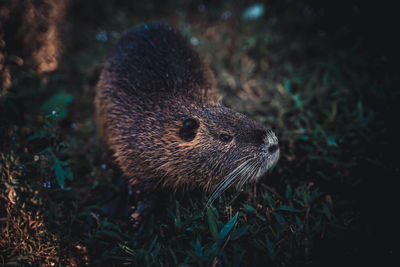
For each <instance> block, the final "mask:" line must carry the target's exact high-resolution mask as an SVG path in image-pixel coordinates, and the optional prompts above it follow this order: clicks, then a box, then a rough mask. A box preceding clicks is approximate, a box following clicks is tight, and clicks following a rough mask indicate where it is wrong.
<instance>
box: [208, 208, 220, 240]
mask: <svg viewBox="0 0 400 267" xmlns="http://www.w3.org/2000/svg"><path fill="white" fill-rule="evenodd" d="M207 215H208V227H209V228H210V231H211V235H212V237H213V238H214V240H215V241H218V227H217V223H216V221H215V215H214V213H213V212H212V210H211V209H210V208H207Z"/></svg>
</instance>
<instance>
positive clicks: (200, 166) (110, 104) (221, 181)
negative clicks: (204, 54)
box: [95, 24, 279, 219]
mask: <svg viewBox="0 0 400 267" xmlns="http://www.w3.org/2000/svg"><path fill="white" fill-rule="evenodd" d="M95 106H96V115H97V123H98V128H99V131H100V135H101V136H102V138H103V139H104V141H105V142H106V143H107V145H108V146H109V148H111V150H112V151H113V153H114V156H115V159H116V162H117V164H118V165H119V167H120V168H121V169H122V172H123V174H124V175H125V176H126V177H127V178H128V180H129V184H130V186H133V188H135V191H140V192H142V193H143V196H148V195H152V193H154V192H156V191H157V189H158V188H164V189H171V191H176V190H177V189H180V190H181V189H182V190H186V189H194V188H197V189H201V190H204V191H207V192H209V191H212V190H213V194H212V195H211V197H210V201H212V200H214V199H215V198H216V197H217V196H218V195H219V194H221V193H222V192H223V191H224V190H226V189H227V188H228V187H230V186H231V185H236V186H238V187H240V186H242V185H243V184H244V183H246V182H248V181H256V180H258V179H259V178H260V177H261V176H262V175H263V174H264V173H265V172H266V171H267V170H268V169H269V168H270V167H271V166H273V165H274V164H275V163H276V162H277V160H278V157H279V148H278V140H277V138H276V136H275V134H274V133H273V132H272V131H271V130H270V129H267V128H265V127H264V126H263V125H261V124H259V123H257V122H255V121H253V120H251V119H249V118H248V117H246V116H244V115H242V114H239V113H237V112H234V111H233V110H231V109H229V108H226V107H224V106H222V105H221V103H220V101H219V96H218V91H217V88H216V82H215V78H214V75H213V73H212V71H211V69H210V68H209V66H208V65H207V64H206V63H205V62H204V61H203V60H202V59H201V58H200V56H199V55H198V53H197V52H196V51H195V49H194V48H193V46H192V45H191V44H190V43H189V41H188V40H187V39H186V38H185V37H183V36H182V35H181V34H180V33H179V32H178V31H177V30H175V29H173V28H171V27H169V26H166V25H163V24H151V25H142V26H138V27H135V28H133V29H131V30H130V31H128V32H127V33H126V34H124V35H123V36H122V37H121V38H120V40H119V41H118V42H117V44H116V46H115V47H114V48H113V49H112V51H111V55H110V57H109V59H108V60H107V61H106V62H105V64H104V69H103V71H102V73H101V77H100V80H99V83H98V85H97V88H96V99H95ZM131 216H132V217H133V218H134V219H135V218H136V216H138V212H135V213H133V214H132V215H131Z"/></svg>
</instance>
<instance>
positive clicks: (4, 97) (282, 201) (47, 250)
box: [0, 1, 400, 266]
mask: <svg viewBox="0 0 400 267" xmlns="http://www.w3.org/2000/svg"><path fill="white" fill-rule="evenodd" d="M180 2H181V1H167V2H166V3H164V4H161V3H157V1H155V2H149V3H148V4H139V3H131V4H129V5H128V4H126V3H123V1H71V3H70V6H69V8H68V12H67V15H66V17H65V21H66V22H65V24H66V25H68V27H67V29H65V34H64V35H62V38H61V39H62V40H64V43H65V45H64V47H63V48H62V50H60V51H62V53H60V54H61V57H60V59H59V61H58V68H57V69H56V70H54V71H51V72H42V71H40V70H39V69H38V68H36V67H35V66H34V65H31V64H29V61H27V60H25V58H24V57H23V56H22V54H19V52H20V51H19V50H18V49H17V48H16V47H17V46H15V43H16V42H17V41H18V39H16V38H14V37H10V36H11V35H12V34H13V33H12V32H11V30H10V29H11V28H2V29H1V30H2V32H0V33H1V34H0V39H1V46H0V49H1V50H0V56H1V57H0V64H1V71H3V73H2V79H3V83H2V84H3V85H2V88H1V91H0V124H1V131H0V141H1V146H0V181H1V183H0V227H1V229H2V231H1V232H0V263H1V264H4V265H20V264H23V265H50V266H54V265H85V264H93V265H97V264H113V265H129V264H132V265H135V266H136V265H138V266H142V265H154V266H176V265H181V266H186V265H195V266H246V265H252V266H263V265H265V264H267V263H268V264H269V265H271V266H293V265H298V266H339V264H340V265H353V264H356V263H365V264H373V263H379V264H385V263H386V264H388V263H390V262H391V259H392V257H393V256H392V253H393V251H392V250H393V244H394V238H392V237H391V236H392V235H393V234H392V232H394V229H395V224H394V223H393V220H392V216H393V215H392V214H394V213H395V209H394V207H393V206H394V204H392V203H393V202H394V199H395V192H396V189H395V187H394V186H393V182H394V179H395V178H397V177H398V175H399V169H398V165H397V158H398V157H397V156H396V155H397V153H398V143H399V142H398V140H397V138H398V136H399V135H398V130H397V131H396V130H395V129H396V127H395V126H396V123H397V122H398V119H397V118H396V117H397V116H396V115H397V114H399V110H398V109H399V105H398V104H399V97H400V94H399V89H398V88H399V87H398V79H399V78H398V76H397V77H396V76H395V75H394V74H396V69H395V68H393V65H392V64H393V63H394V62H395V57H394V55H395V54H394V53H395V50H394V49H393V48H394V47H396V46H395V45H393V43H390V38H389V37H388V36H386V35H385V34H384V33H383V30H388V29H389V26H390V25H391V24H385V23H386V22H387V20H384V21H381V22H380V23H381V24H379V25H385V27H386V28H383V29H382V28H380V27H378V26H377V24H373V23H372V22H369V23H367V17H369V15H370V12H372V11H373V9H372V8H370V7H368V6H367V5H366V4H361V5H360V4H359V3H358V4H357V2H355V1H353V2H352V3H348V4H343V5H339V6H333V5H328V6H322V4H320V3H315V2H313V1H267V2H266V3H264V4H261V3H258V4H253V3H252V2H251V3H248V2H247V1H237V2H235V4H234V5H231V4H230V3H223V2H221V3H220V4H216V3H213V4H212V3H208V2H207V3H202V2H197V1H188V2H183V3H180ZM10 6H11V4H8V6H7V5H5V6H4V7H2V9H1V10H2V12H1V13H0V14H2V16H3V15H4V14H6V13H5V11H4V10H6V9H7V8H8V7H10ZM339 11H340V12H341V13H340V14H342V16H341V19H340V21H338V19H337V18H336V14H337V12H339ZM16 12H18V10H17V11H16ZM21 12H22V11H21ZM373 12H377V11H375V10H374V11H373ZM377 14H379V13H377ZM2 18H3V17H2ZM3 19H4V21H3V22H4V24H3V25H10V24H6V23H5V22H6V19H7V21H8V22H9V21H10V19H9V18H7V17H6V16H5V15H4V18H3ZM148 21H163V22H166V23H169V24H171V25H174V26H176V27H178V28H180V29H181V30H182V31H183V32H184V34H185V35H186V36H188V38H190V40H191V42H192V43H193V44H194V45H195V46H196V47H197V49H198V51H199V52H200V53H201V54H202V55H204V56H205V57H206V59H207V60H208V61H209V62H210V64H211V66H212V68H213V70H214V71H215V74H216V78H217V81H218V85H219V88H220V90H221V94H222V95H223V97H224V98H223V101H224V103H225V104H226V105H227V106H230V107H232V108H233V109H235V110H237V111H240V112H242V113H245V114H247V115H249V116H251V117H253V118H255V119H257V120H258V121H260V122H262V123H264V124H265V125H270V126H272V128H273V129H274V130H275V132H276V133H277V135H278V138H279V140H280V147H281V158H280V161H279V162H278V164H277V166H276V167H275V168H274V169H273V170H272V172H271V173H270V174H268V175H267V176H266V177H265V178H264V179H263V180H262V181H261V182H260V183H259V184H257V185H254V186H253V185H248V186H247V187H246V188H244V190H242V191H241V192H235V190H232V191H230V192H227V193H225V194H224V195H223V196H222V197H221V198H219V199H217V200H216V201H215V202H214V203H213V205H212V206H211V207H206V202H207V195H205V194H203V193H201V192H192V193H189V194H184V195H182V196H180V195H179V196H172V195H171V194H169V193H168V192H163V193H162V199H163V200H165V201H161V203H162V204H160V205H159V206H158V207H157V212H155V213H154V214H153V215H151V216H150V218H149V219H148V221H147V223H146V224H145V226H144V227H143V228H141V229H140V230H139V231H134V230H132V229H131V227H130V224H129V221H128V220H127V219H126V218H124V217H123V216H122V217H120V218H117V217H112V216H108V215H107V214H106V213H105V212H104V210H103V203H104V200H105V199H107V198H108V196H109V194H110V192H111V193H113V192H114V193H117V194H118V192H119V190H120V188H119V186H118V183H119V182H120V177H121V173H120V171H119V170H118V168H117V167H116V166H114V164H113V162H112V157H111V156H110V155H109V154H110V153H109V152H108V151H107V150H106V149H105V148H104V146H103V144H102V143H100V142H99V140H98V138H97V133H96V126H95V122H94V118H93V105H92V101H93V95H94V86H95V84H96V81H97V78H98V76H99V72H100V70H101V62H102V60H103V59H104V58H105V57H106V53H107V51H108V49H109V48H110V47H111V46H112V44H113V43H114V42H115V41H116V40H117V38H118V37H119V36H120V34H121V33H122V32H123V31H125V30H127V29H129V28H130V27H131V26H133V25H137V24H139V23H143V22H148ZM332 21H333V22H334V23H332ZM359 21H361V22H363V23H359ZM364 22H365V23H364ZM49 23H51V22H49ZM375 23H378V22H375ZM45 26H46V25H45ZM47 26H48V29H50V28H51V26H52V25H47ZM364 30H368V32H367V33H365V32H364ZM371 35H372V37H371ZM373 37H374V38H373ZM388 43H390V45H385V44H388ZM391 45H393V47H392V46H391ZM24 60H25V61H24ZM25 62H27V63H26V64H25ZM6 73H7V74H6ZM386 266H387V265H386Z"/></svg>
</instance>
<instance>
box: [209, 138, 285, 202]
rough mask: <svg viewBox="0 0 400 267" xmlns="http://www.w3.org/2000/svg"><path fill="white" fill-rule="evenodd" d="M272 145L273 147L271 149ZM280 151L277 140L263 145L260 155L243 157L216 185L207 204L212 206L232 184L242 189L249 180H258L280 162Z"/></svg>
mask: <svg viewBox="0 0 400 267" xmlns="http://www.w3.org/2000/svg"><path fill="white" fill-rule="evenodd" d="M275 138H276V137H275ZM275 143H276V144H275ZM273 146H274V147H273ZM275 146H276V147H275ZM271 147H273V149H270V148H271ZM279 153H280V151H279V147H277V141H276V142H269V143H268V145H265V146H263V148H262V151H261V153H260V154H261V155H260V156H258V157H256V158H255V157H250V156H247V157H245V158H243V159H242V160H241V161H240V163H239V165H238V166H237V167H236V168H235V169H234V170H233V171H232V172H230V173H228V175H226V176H225V177H224V178H223V179H222V180H221V181H220V182H219V183H218V184H217V185H216V187H215V188H214V190H213V192H212V193H211V195H210V198H209V199H208V201H207V206H210V205H211V204H212V203H213V202H214V200H215V199H217V197H219V196H220V195H221V194H222V193H223V192H225V191H226V190H227V189H228V188H230V187H231V186H232V185H236V189H237V190H240V189H241V188H242V187H243V186H244V185H245V184H246V183H248V182H257V181H258V180H259V179H260V178H261V177H262V176H264V174H265V173H266V172H267V171H268V170H270V169H271V168H272V167H273V166H274V165H275V164H276V163H277V162H278V159H279Z"/></svg>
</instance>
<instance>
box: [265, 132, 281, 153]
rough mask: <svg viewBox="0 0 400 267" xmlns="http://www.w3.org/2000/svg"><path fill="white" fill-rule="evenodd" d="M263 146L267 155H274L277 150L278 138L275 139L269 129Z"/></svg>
mask: <svg viewBox="0 0 400 267" xmlns="http://www.w3.org/2000/svg"><path fill="white" fill-rule="evenodd" d="M264 144H265V147H266V150H267V151H268V153H269V154H274V153H275V152H277V151H278V150H279V145H278V138H276V135H275V134H274V132H273V131H272V130H270V129H267V133H266V136H265V138H264Z"/></svg>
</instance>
